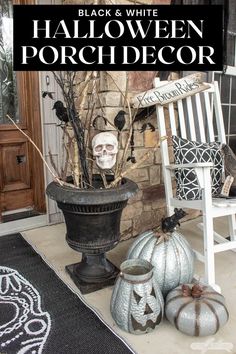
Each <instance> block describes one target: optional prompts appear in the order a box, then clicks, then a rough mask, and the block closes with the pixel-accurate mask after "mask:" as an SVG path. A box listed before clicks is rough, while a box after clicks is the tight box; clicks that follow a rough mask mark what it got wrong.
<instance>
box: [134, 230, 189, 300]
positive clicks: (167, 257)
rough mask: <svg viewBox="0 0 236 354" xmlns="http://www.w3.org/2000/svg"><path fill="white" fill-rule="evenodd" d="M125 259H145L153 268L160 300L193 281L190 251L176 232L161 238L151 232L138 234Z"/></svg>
mask: <svg viewBox="0 0 236 354" xmlns="http://www.w3.org/2000/svg"><path fill="white" fill-rule="evenodd" d="M127 258H128V259H131V258H141V259H145V260H147V261H148V262H150V263H151V264H152V265H153V266H154V277H155V278H156V279H157V281H158V283H159V286H160V289H161V291H162V294H163V296H166V295H167V294H168V292H169V291H170V290H172V289H174V288H175V287H176V286H178V285H179V284H183V283H190V282H191V281H192V278H193V272H194V253H193V250H192V249H191V247H190V245H189V243H188V242H187V240H186V239H185V238H184V236H183V235H181V234H180V233H179V232H177V231H176V230H175V231H173V232H171V233H166V234H162V235H161V234H158V233H155V232H154V231H147V232H144V233H142V234H141V235H139V236H138V237H137V238H136V240H135V241H134V242H133V244H132V245H131V247H130V249H129V252H128V255H127Z"/></svg>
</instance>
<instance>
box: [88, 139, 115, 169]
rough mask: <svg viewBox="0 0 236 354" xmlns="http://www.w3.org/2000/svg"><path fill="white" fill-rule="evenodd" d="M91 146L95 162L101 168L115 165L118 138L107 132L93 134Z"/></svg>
mask: <svg viewBox="0 0 236 354" xmlns="http://www.w3.org/2000/svg"><path fill="white" fill-rule="evenodd" d="M92 148H93V156H94V157H95V158H96V163H97V165H98V167H100V168H101V169H102V170H110V169H111V168H112V167H113V166H114V165H115V163H116V154H117V152H118V140H117V138H116V136H115V135H113V134H112V133H109V132H103V133H99V134H97V135H95V136H94V137H93V140H92Z"/></svg>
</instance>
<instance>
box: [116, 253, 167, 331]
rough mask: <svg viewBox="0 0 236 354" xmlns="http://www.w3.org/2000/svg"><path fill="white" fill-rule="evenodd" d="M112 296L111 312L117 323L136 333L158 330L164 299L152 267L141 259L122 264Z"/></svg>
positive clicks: (122, 327)
mask: <svg viewBox="0 0 236 354" xmlns="http://www.w3.org/2000/svg"><path fill="white" fill-rule="evenodd" d="M120 270H121V273H120V274H119V276H118V278H117V280H116V283H115V286H114V288H113V293H112V297H111V314H112V317H113V319H114V320H115V322H116V324H117V325H118V326H119V327H120V328H121V329H123V330H125V331H126V332H129V333H133V334H143V333H147V332H150V331H152V330H153V329H155V328H156V327H157V326H158V325H159V324H160V323H161V321H162V319H163V313H164V300H163V297H162V294H161V291H160V288H159V285H158V283H157V281H156V280H155V279H154V278H153V266H152V265H151V264H150V263H149V262H147V261H145V260H142V259H132V260H127V261H125V262H123V263H122V264H121V267H120Z"/></svg>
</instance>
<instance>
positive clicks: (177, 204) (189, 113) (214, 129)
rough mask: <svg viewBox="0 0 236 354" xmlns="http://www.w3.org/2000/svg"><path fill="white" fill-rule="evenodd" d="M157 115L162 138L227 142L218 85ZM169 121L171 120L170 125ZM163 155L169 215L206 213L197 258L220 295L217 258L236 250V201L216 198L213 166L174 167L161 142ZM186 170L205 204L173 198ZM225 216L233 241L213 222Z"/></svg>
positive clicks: (166, 146) (208, 280)
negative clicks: (179, 174)
mask: <svg viewBox="0 0 236 354" xmlns="http://www.w3.org/2000/svg"><path fill="white" fill-rule="evenodd" d="M165 83H167V82H164V81H159V79H155V87H160V86H162V85H163V84H165ZM166 109H168V113H169V114H168V117H166V118H165V116H167V114H165V110H166ZM176 110H177V114H176ZM156 112H157V123H158V127H159V133H160V137H164V136H166V135H167V133H168V129H169V127H170V129H171V134H172V135H177V136H180V137H182V138H185V139H189V140H192V141H196V140H197V141H200V142H213V141H220V142H221V143H225V142H226V140H225V129H224V122H223V115H222V109H221V102H220V93H219V88H218V82H214V83H212V84H210V88H209V89H207V90H205V91H203V92H201V93H197V94H195V95H193V96H191V97H187V98H185V99H182V100H178V101H177V102H176V103H169V104H168V105H166V106H165V108H164V107H163V106H160V105H156ZM176 115H177V119H176ZM167 119H168V120H169V122H168V123H167ZM214 120H215V122H214ZM176 121H177V123H176ZM167 124H168V125H167ZM167 127H168V128H167ZM161 154H162V164H163V177H164V183H165V194H166V203H167V213H168V215H171V214H173V212H174V208H190V209H197V210H201V211H202V218H203V220H202V223H201V224H200V225H199V226H200V227H201V229H202V230H203V238H204V254H201V253H199V252H197V251H195V250H194V251H195V254H196V258H197V259H198V260H200V261H202V262H204V263H205V274H204V280H205V282H206V283H208V284H210V285H211V286H213V287H214V288H215V289H217V290H219V291H220V288H219V286H218V285H216V282H215V259H214V255H215V253H218V252H222V251H227V250H232V249H235V250H236V223H235V213H236V204H235V200H232V199H227V200H224V199H223V200H221V199H214V198H212V195H211V178H210V169H211V167H212V166H213V164H212V163H193V164H181V165H180V164H179V165H173V164H172V165H170V160H169V151H168V143H167V140H163V141H162V142H161ZM186 167H191V168H194V169H195V172H196V174H197V177H198V182H199V185H200V188H201V189H202V199H201V200H178V199H177V198H176V197H175V196H174V195H173V191H172V184H171V178H172V176H173V172H174V170H175V169H176V168H178V169H181V168H186ZM223 201H224V202H225V203H224V204H222V202H223ZM222 205H224V206H222ZM221 216H226V217H227V218H228V227H229V235H230V238H229V240H227V239H226V238H224V237H222V236H221V235H219V234H218V233H216V232H215V231H214V229H213V219H214V218H217V217H221ZM214 241H216V242H214Z"/></svg>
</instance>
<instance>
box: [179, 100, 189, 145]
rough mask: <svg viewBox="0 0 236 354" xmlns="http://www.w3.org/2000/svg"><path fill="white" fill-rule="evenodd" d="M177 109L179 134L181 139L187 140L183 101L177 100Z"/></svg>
mask: <svg viewBox="0 0 236 354" xmlns="http://www.w3.org/2000/svg"><path fill="white" fill-rule="evenodd" d="M177 109H178V113H179V114H178V118H179V127H180V133H181V136H182V138H184V139H186V138H187V132H186V125H185V119H184V107H183V101H182V100H178V101H177Z"/></svg>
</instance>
